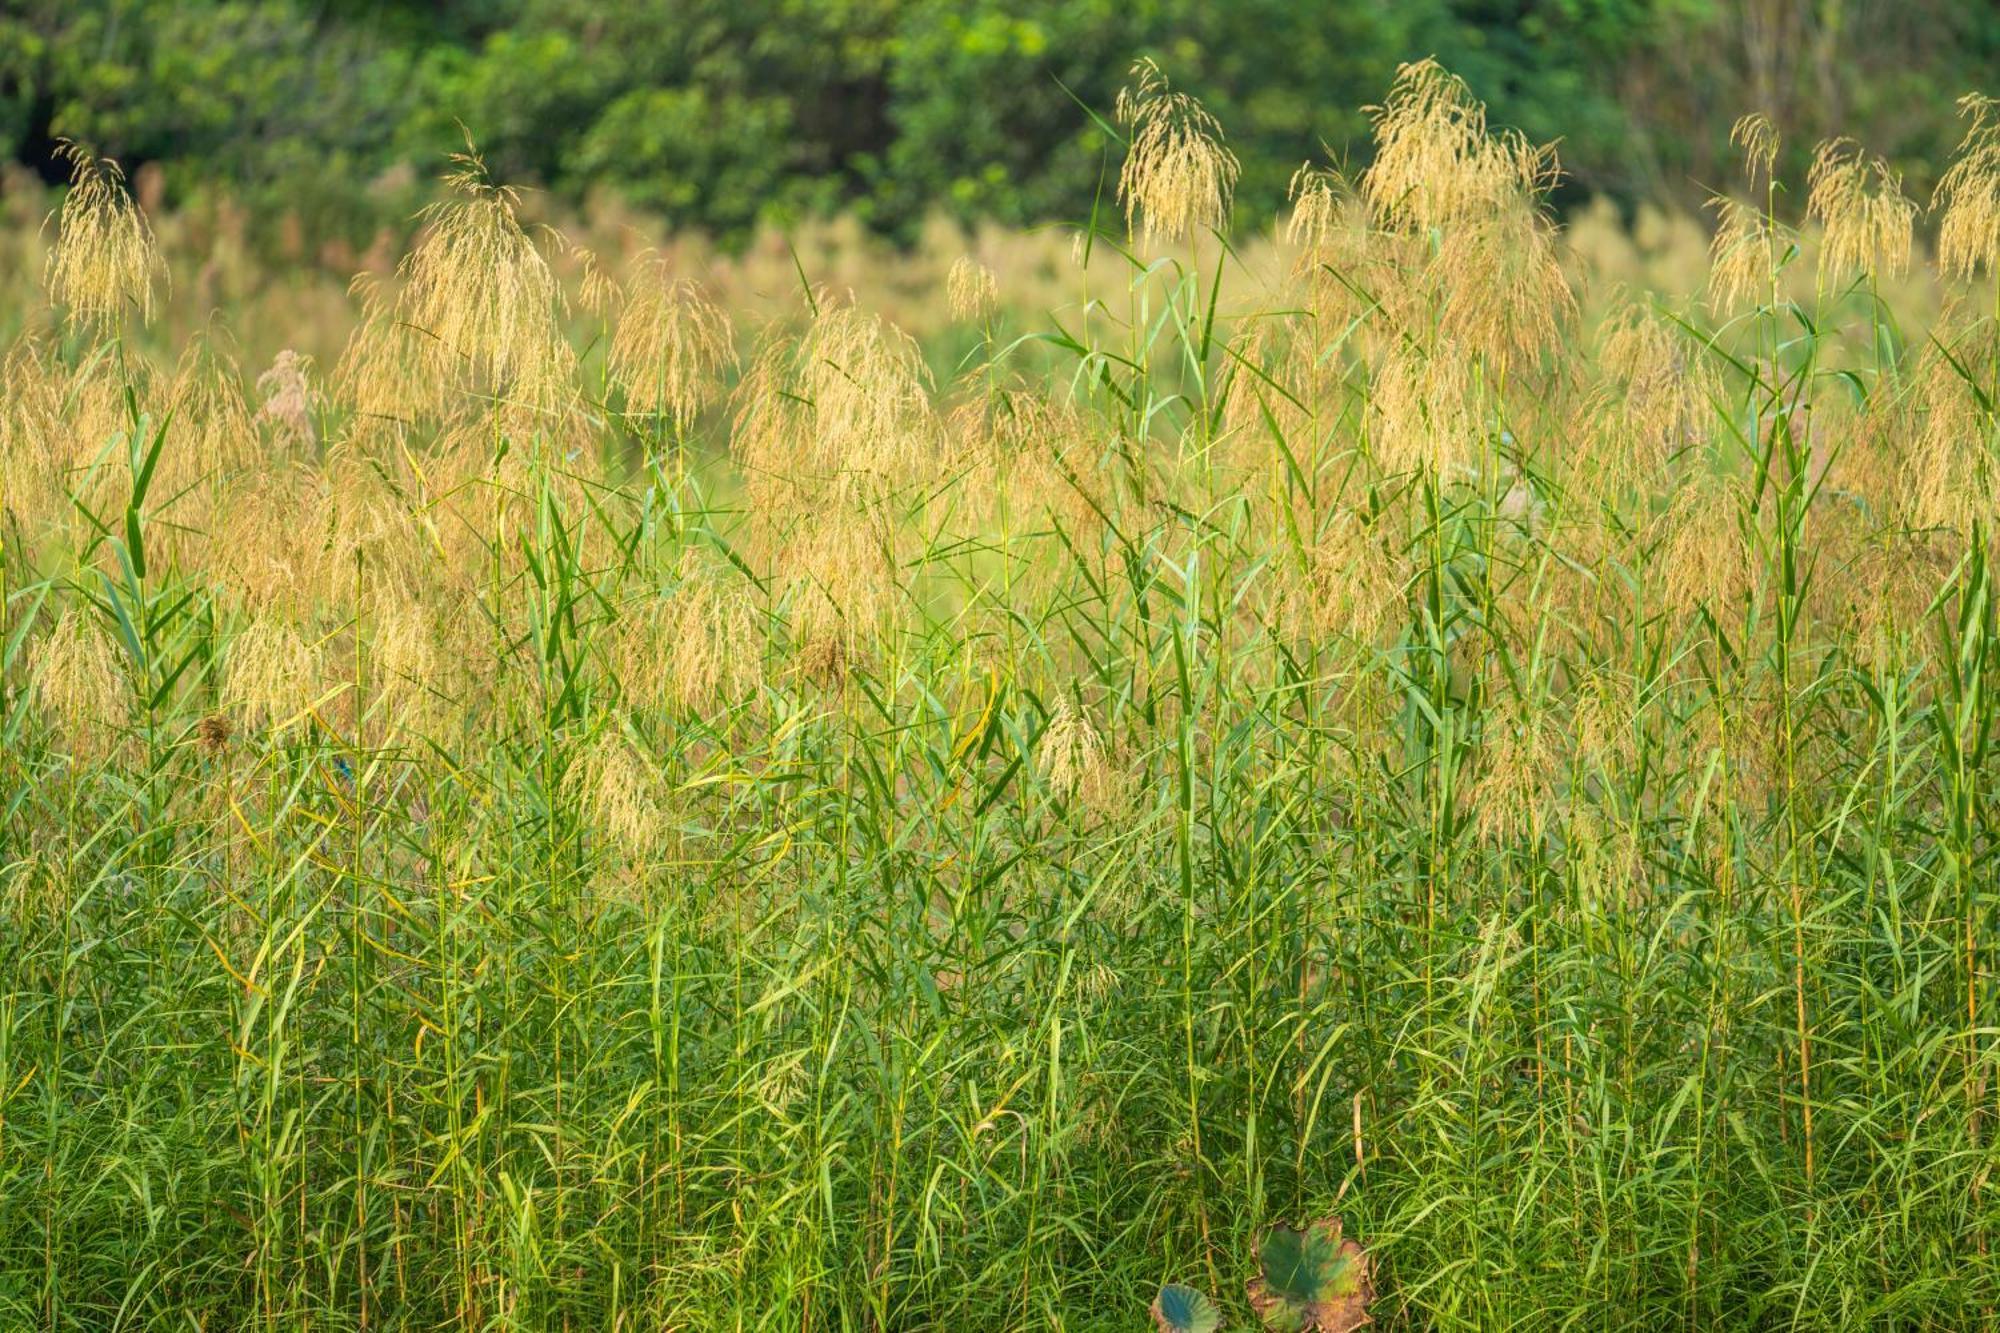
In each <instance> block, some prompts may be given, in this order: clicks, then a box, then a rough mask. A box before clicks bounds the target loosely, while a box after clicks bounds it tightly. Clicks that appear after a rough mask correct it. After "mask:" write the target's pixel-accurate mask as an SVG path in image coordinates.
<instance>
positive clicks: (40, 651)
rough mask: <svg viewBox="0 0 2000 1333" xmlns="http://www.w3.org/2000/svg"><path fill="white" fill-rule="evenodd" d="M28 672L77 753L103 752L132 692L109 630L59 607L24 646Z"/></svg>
mask: <svg viewBox="0 0 2000 1333" xmlns="http://www.w3.org/2000/svg"><path fill="white" fill-rule="evenodd" d="M28 677H29V679H30V680H31V681H33V682H34V686H35V693H36V695H37V696H38V697H39V698H40V699H41V702H42V706H43V707H44V708H45V709H47V710H48V712H49V714H50V715H51V720H52V721H54V722H55V723H56V725H57V727H58V728H59V729H60V730H61V732H62V734H63V737H64V738H65V739H66V740H67V741H68V742H69V744H70V745H71V746H72V747H73V748H74V749H75V750H76V752H77V753H78V755H79V756H82V757H86V758H96V757H101V756H103V755H104V754H106V753H108V752H109V750H110V748H111V746H112V745H113V744H114V743H115V742H116V739H117V736H118V734H119V732H120V731H121V730H122V729H123V728H124V727H125V725H126V723H127V721H128V719H129V716H130V712H131V705H132V698H131V694H132V692H131V689H130V687H129V686H127V684H126V683H125V677H124V674H123V673H122V672H121V671H120V670H119V666H118V654H117V650H116V649H115V648H114V647H113V645H112V642H111V639H110V636H108V635H107V634H106V633H105V632H104V630H103V629H102V628H101V627H100V626H99V625H98V624H97V623H96V621H95V619H94V618H93V617H91V616H88V615H86V614H85V613H84V612H82V611H80V610H75V609H71V610H68V611H65V612H63V614H62V616H61V617H60V618H59V619H57V621H56V623H55V626H54V628H52V629H51V630H50V631H49V633H48V635H47V637H46V638H43V639H41V640H39V641H37V642H35V643H34V644H33V645H32V646H31V647H30V648H29V651H28Z"/></svg>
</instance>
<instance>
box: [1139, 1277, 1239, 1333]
mask: <svg viewBox="0 0 2000 1333" xmlns="http://www.w3.org/2000/svg"><path fill="white" fill-rule="evenodd" d="M1153 1322H1154V1323H1155V1324H1158V1325H1159V1326H1160V1333H1216V1330H1217V1329H1219V1328H1221V1327H1222V1312H1221V1311H1219V1310H1217V1309H1216V1308H1215V1302H1214V1301H1211V1300H1210V1299H1209V1298H1208V1296H1207V1294H1206V1293H1204V1292H1201V1291H1197V1290H1196V1289H1195V1288H1193V1287H1189V1286H1185V1285H1183V1284H1181V1283H1179V1282H1169V1283H1167V1284H1166V1285H1165V1286H1163V1287H1161V1288H1160V1294H1159V1295H1158V1296H1155V1297H1154V1298H1153Z"/></svg>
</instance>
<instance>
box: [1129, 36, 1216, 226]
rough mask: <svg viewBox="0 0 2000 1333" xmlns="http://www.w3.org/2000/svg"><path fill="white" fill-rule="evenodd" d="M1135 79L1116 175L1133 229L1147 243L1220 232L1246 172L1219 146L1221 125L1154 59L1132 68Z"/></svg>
mask: <svg viewBox="0 0 2000 1333" xmlns="http://www.w3.org/2000/svg"><path fill="white" fill-rule="evenodd" d="M1131 79H1132V82H1131V83H1129V84H1127V85H1126V86H1125V88H1124V89H1122V90H1121V91H1120V92H1119V94H1118V105H1117V114H1118V119H1119V122H1120V123H1121V124H1123V125H1124V126H1125V127H1126V128H1127V129H1128V130H1130V131H1131V136H1132V138H1131V144H1130V146H1129V147H1128V148H1127V149H1126V153H1125V166H1124V168H1123V170H1121V171H1120V172H1119V174H1118V198H1119V200H1120V202H1122V203H1123V204H1124V206H1125V221H1126V225H1127V227H1128V229H1129V230H1130V231H1131V232H1132V234H1133V235H1135V236H1137V237H1139V238H1140V240H1142V241H1144V242H1146V243H1148V244H1150V243H1153V242H1156V241H1174V240H1179V239H1180V238H1182V237H1184V236H1187V235H1189V234H1190V233H1192V232H1194V231H1197V230H1200V229H1207V230H1210V231H1222V230H1223V229H1224V228H1226V227H1227V226H1228V225H1229V205H1230V201H1231V200H1232V199H1233V198H1234V197H1235V194H1236V178H1237V175H1238V173H1239V172H1240V171H1241V167H1240V166H1239V164H1238V163H1237V161H1236V155H1235V154H1234V153H1232V152H1230V151H1229V150H1228V149H1227V148H1225V147H1223V146H1222V126H1221V124H1220V123H1219V122H1217V120H1216V119H1215V117H1214V116H1212V115H1210V114H1209V113H1208V112H1207V110H1205V109H1204V108H1203V107H1202V105H1201V103H1200V102H1197V101H1196V100H1195V99H1194V98H1192V97H1189V96H1188V95H1187V94H1186V93H1177V92H1175V91H1174V90H1173V88H1172V86H1171V85H1170V84H1169V82H1168V80H1167V76H1166V75H1165V74H1164V73H1162V72H1161V70H1160V67H1159V66H1158V65H1156V64H1154V63H1153V62H1152V61H1151V60H1141V61H1139V62H1138V63H1136V64H1135V65H1133V66H1132V71H1131Z"/></svg>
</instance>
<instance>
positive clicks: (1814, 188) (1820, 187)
mask: <svg viewBox="0 0 2000 1333" xmlns="http://www.w3.org/2000/svg"><path fill="white" fill-rule="evenodd" d="M1806 182H1807V201H1806V211H1807V212H1808V213H1810V214H1812V215H1813V216H1814V217H1816V218H1818V219H1819V221H1820V223H1821V225H1822V226H1824V227H1825V229H1826V235H1825V238H1824V240H1823V242H1822V245H1821V250H1820V261H1819V262H1820V272H1821V273H1852V272H1859V273H1873V274H1882V275H1894V274H1898V273H1901V272H1903V271H1904V270H1905V269H1907V268H1908V267H1909V266H1910V230H1911V226H1912V224H1913V223H1914V222H1915V220H1916V215H1917V206H1916V205H1915V204H1913V203H1911V202H1910V201H1909V199H1908V198H1906V197H1905V196H1904V194H1903V188H1902V185H1903V182H1902V176H1901V175H1900V174H1899V173H1898V172H1895V171H1893V170H1891V169H1890V167H1889V164H1888V163H1887V162H1884V161H1883V160H1882V159H1881V158H1879V157H1877V158H1869V157H1867V156H1865V155H1864V154H1863V153H1862V152H1861V148H1860V145H1858V144H1856V143H1855V142H1854V141H1853V140H1851V139H1829V140H1827V141H1826V142H1825V143H1823V144H1821V145H1820V146H1819V151H1818V152H1817V153H1815V154H1814V155H1813V164H1812V170H1811V171H1810V172H1809V173H1808V175H1807V177H1806Z"/></svg>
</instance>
